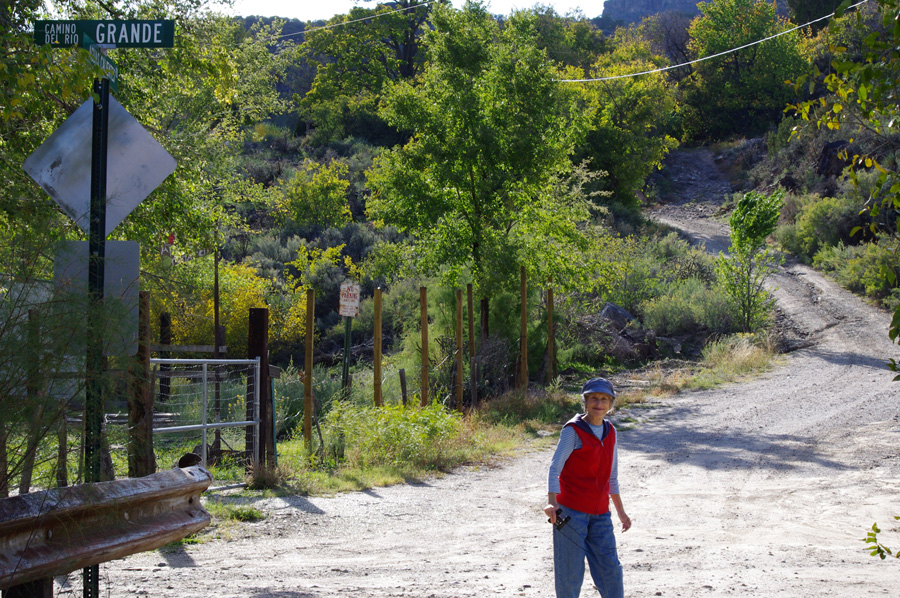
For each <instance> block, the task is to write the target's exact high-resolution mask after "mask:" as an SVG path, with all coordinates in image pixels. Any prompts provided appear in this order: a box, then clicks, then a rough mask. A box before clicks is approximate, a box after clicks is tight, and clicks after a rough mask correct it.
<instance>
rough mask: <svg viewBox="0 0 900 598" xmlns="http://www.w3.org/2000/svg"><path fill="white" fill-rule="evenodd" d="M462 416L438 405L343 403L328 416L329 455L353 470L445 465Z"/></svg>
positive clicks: (338, 404)
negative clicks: (445, 451)
mask: <svg viewBox="0 0 900 598" xmlns="http://www.w3.org/2000/svg"><path fill="white" fill-rule="evenodd" d="M461 428H462V426H461V416H460V415H459V414H458V413H455V412H452V411H448V410H446V409H444V408H443V407H442V406H441V405H439V404H437V403H432V404H430V405H428V406H426V407H418V406H412V405H410V406H404V405H385V406H384V407H367V406H359V405H352V404H350V403H347V402H337V403H335V404H333V405H332V409H331V411H329V412H328V415H327V416H326V426H325V433H326V438H325V454H326V455H329V456H330V455H334V456H335V457H337V458H338V459H341V458H343V460H344V461H345V462H346V464H347V465H348V466H350V467H372V466H380V465H398V464H403V463H409V464H413V465H418V464H424V463H431V464H438V466H439V465H440V463H441V453H442V449H443V448H444V446H445V444H446V443H448V442H449V441H451V440H452V439H453V438H454V437H455V436H457V435H458V434H459V433H460V431H461Z"/></svg>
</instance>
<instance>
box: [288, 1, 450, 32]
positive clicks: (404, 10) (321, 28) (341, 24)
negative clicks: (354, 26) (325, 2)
mask: <svg viewBox="0 0 900 598" xmlns="http://www.w3.org/2000/svg"><path fill="white" fill-rule="evenodd" d="M437 1H438V0H428V1H427V2H422V3H421V4H416V5H415V6H407V7H406V8H398V9H396V10H390V11H387V12H380V13H378V14H375V15H372V16H369V17H361V18H359V19H353V20H352V21H341V22H340V23H332V24H331V25H323V26H321V27H314V28H312V29H304V30H303V31H298V32H296V33H286V34H284V35H279V36H278V37H277V38H276V39H283V38H285V37H293V36H295V35H304V34H306V33H312V32H313V31H322V30H323V29H334V28H335V27H342V26H344V25H350V24H351V23H360V22H362V21H371V20H372V19H377V18H378V17H386V16H387V15H392V14H394V13H398V12H406V11H408V10H415V9H417V8H419V7H420V6H428V5H429V4H434V3H435V2H437Z"/></svg>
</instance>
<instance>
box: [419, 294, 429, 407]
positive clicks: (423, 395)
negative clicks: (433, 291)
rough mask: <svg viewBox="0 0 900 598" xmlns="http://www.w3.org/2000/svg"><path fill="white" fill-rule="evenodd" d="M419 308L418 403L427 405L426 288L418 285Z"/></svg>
mask: <svg viewBox="0 0 900 598" xmlns="http://www.w3.org/2000/svg"><path fill="white" fill-rule="evenodd" d="M419 310H420V312H421V315H422V323H421V324H422V390H421V391H420V401H419V405H421V406H422V407H425V406H426V405H428V289H426V288H425V287H419Z"/></svg>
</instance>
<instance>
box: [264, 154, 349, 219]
mask: <svg viewBox="0 0 900 598" xmlns="http://www.w3.org/2000/svg"><path fill="white" fill-rule="evenodd" d="M347 174H348V169H347V165H346V164H345V163H343V162H340V161H337V160H335V161H333V162H332V163H331V164H328V165H322V164H316V163H315V162H306V163H305V164H304V165H303V167H302V169H301V170H299V171H298V172H296V173H295V174H294V176H293V178H291V179H290V180H289V181H288V182H286V183H285V184H284V186H283V193H284V203H283V205H282V207H281V209H282V210H283V211H284V212H285V213H287V214H288V215H289V217H290V218H293V219H294V221H296V222H310V223H314V224H318V225H321V226H325V227H331V226H339V225H341V224H343V223H345V222H348V221H349V220H350V219H351V215H350V206H349V205H348V204H347V189H349V187H350V182H349V181H347V180H346V179H347Z"/></svg>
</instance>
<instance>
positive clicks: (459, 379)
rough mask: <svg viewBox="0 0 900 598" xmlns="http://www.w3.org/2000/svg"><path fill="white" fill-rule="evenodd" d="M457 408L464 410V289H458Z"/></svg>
mask: <svg viewBox="0 0 900 598" xmlns="http://www.w3.org/2000/svg"><path fill="white" fill-rule="evenodd" d="M456 409H457V411H462V410H463V300H462V289H457V291H456Z"/></svg>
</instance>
